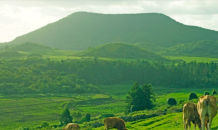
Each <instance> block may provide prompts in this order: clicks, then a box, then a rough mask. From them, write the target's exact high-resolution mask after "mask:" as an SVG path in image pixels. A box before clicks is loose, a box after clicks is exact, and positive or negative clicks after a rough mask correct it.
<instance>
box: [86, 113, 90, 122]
mask: <svg viewBox="0 0 218 130" xmlns="http://www.w3.org/2000/svg"><path fill="white" fill-rule="evenodd" d="M86 120H87V121H88V122H89V121H90V120H91V114H89V113H87V114H86Z"/></svg>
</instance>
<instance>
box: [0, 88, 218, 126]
mask: <svg viewBox="0 0 218 130" xmlns="http://www.w3.org/2000/svg"><path fill="white" fill-rule="evenodd" d="M131 86H132V85H111V86H100V89H101V91H102V94H83V95H78V94H75V95H70V94H68V95H64V94H60V95H58V94H56V95H54V94H35V95H8V96H6V95H1V96H0V120H1V122H0V126H2V127H0V130H5V129H7V130H13V129H16V128H18V127H20V126H22V127H30V128H35V127H37V126H40V124H41V123H42V122H44V121H46V122H47V123H49V125H58V124H59V120H58V119H59V116H60V114H61V113H62V112H63V110H64V107H66V106H68V107H69V109H70V112H71V113H72V112H73V111H80V112H81V113H82V115H83V116H84V115H85V114H86V113H90V114H91V117H92V120H95V119H97V120H98V121H100V122H103V119H98V118H97V117H99V115H101V114H114V115H115V116H117V117H119V116H124V109H125V105H126V104H125V96H126V93H127V92H128V91H129V90H130V88H131ZM153 89H154V92H155V94H156V102H155V108H154V109H152V110H144V111H138V112H133V113H130V114H129V116H133V115H138V114H152V113H156V112H158V111H163V110H164V109H169V111H168V112H167V115H162V116H157V117H153V118H148V119H141V120H137V121H134V122H127V127H128V128H129V130H142V129H145V130H146V129H152V130H153V129H154V130H161V129H164V130H165V129H168V130H180V129H183V123H182V113H181V112H180V113H174V112H173V111H171V110H170V109H173V108H182V105H183V104H178V105H176V106H174V107H171V108H169V106H168V105H167V104H166V101H167V98H169V97H173V98H175V99H176V100H177V102H178V101H179V100H184V102H187V101H188V95H189V94H190V93H191V92H195V93H196V94H197V95H198V96H201V95H203V94H204V91H209V92H210V93H212V90H213V88H208V89H192V88H181V89H171V88H161V87H154V88H153ZM192 102H195V103H196V102H197V100H193V101H192ZM11 122H13V123H11ZM91 122H92V121H91ZM213 122H218V117H216V118H215V119H214V121H213ZM81 126H84V124H81ZM212 126H213V128H218V125H217V124H216V123H213V125H212ZM92 129H93V130H103V127H99V128H92ZM54 130H59V129H58V128H57V129H54ZM214 130H215V129H214Z"/></svg>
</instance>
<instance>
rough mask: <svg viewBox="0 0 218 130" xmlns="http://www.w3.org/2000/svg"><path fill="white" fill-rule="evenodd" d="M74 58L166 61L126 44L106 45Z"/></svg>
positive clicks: (80, 53)
mask: <svg viewBox="0 0 218 130" xmlns="http://www.w3.org/2000/svg"><path fill="white" fill-rule="evenodd" d="M75 55H76V56H94V57H95V56H97V57H107V58H130V59H147V60H167V59H165V58H163V57H161V56H159V55H156V54H154V53H153V52H150V51H148V50H146V49H144V48H140V47H138V46H135V45H131V44H126V43H107V44H104V45H100V46H97V47H94V48H89V49H87V50H85V51H82V52H79V53H77V54H75Z"/></svg>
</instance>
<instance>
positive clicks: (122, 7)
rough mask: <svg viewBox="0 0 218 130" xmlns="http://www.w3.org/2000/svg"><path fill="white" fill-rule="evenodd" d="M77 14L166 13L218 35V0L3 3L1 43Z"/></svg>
mask: <svg viewBox="0 0 218 130" xmlns="http://www.w3.org/2000/svg"><path fill="white" fill-rule="evenodd" d="M77 11H87V12H98V13H105V14H107V13H113V14H117V13H150V12H157V13H163V14H166V15H168V16H170V17H171V18H173V19H175V20H177V21H179V22H181V23H184V24H187V25H196V26H200V27H203V28H208V29H212V30H217V31H218V0H0V42H7V41H11V40H13V39H14V38H16V37H17V36H20V35H23V34H26V33H28V32H30V31H33V30H35V29H38V28H40V27H42V26H45V25H47V24H48V23H51V22H55V21H57V20H59V19H61V18H63V17H66V16H67V15H69V14H72V13H74V12H77Z"/></svg>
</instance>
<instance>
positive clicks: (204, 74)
mask: <svg viewBox="0 0 218 130" xmlns="http://www.w3.org/2000/svg"><path fill="white" fill-rule="evenodd" d="M0 71H1V72H0V93H2V94H16V93H89V92H92V93H93V92H94V93H98V92H99V91H100V90H99V89H98V87H96V86H98V85H111V84H121V83H122V84H123V83H132V82H138V83H140V84H144V83H151V84H152V85H155V86H162V87H172V88H179V87H188V88H208V87H214V86H217V84H218V83H217V82H218V68H217V64H215V63H197V62H195V61H193V62H190V63H186V62H181V63H177V64H175V63H172V64H170V65H165V64H164V63H163V62H148V61H144V60H136V61H132V62H124V61H109V60H100V59H98V58H95V59H83V60H82V59H79V60H61V61H53V60H50V59H40V58H27V59H24V60H2V61H1V62H0Z"/></svg>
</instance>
